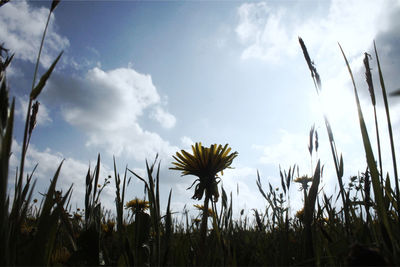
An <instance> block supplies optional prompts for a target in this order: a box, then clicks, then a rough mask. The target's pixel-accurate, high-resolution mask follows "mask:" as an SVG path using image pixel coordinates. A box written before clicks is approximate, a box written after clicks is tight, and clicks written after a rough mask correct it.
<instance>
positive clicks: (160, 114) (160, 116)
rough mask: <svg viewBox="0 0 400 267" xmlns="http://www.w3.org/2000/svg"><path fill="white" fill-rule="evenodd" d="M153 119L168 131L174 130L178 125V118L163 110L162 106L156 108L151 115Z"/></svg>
mask: <svg viewBox="0 0 400 267" xmlns="http://www.w3.org/2000/svg"><path fill="white" fill-rule="evenodd" d="M151 116H152V118H154V119H155V120H156V121H158V122H159V123H160V124H161V126H162V127H164V128H166V129H170V128H173V127H174V126H175V123H176V118H175V116H174V115H172V114H171V113H169V112H167V111H165V110H163V109H162V108H161V107H160V106H157V107H155V109H154V111H153V113H152V114H151Z"/></svg>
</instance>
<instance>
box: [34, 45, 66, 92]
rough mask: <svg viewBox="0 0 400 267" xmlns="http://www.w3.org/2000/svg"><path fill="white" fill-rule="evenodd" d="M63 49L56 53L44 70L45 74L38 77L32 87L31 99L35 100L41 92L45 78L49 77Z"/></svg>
mask: <svg viewBox="0 0 400 267" xmlns="http://www.w3.org/2000/svg"><path fill="white" fill-rule="evenodd" d="M63 52H64V51H61V53H60V54H59V55H58V57H57V58H56V59H55V60H54V62H53V64H51V66H50V68H49V69H48V70H47V71H46V73H45V74H43V76H42V77H41V78H40V80H39V83H38V84H37V85H36V86H35V88H33V90H32V92H31V95H30V98H31V99H32V100H35V99H36V98H37V97H38V96H39V94H40V92H42V90H43V88H44V86H45V85H46V82H47V80H48V79H49V78H50V75H51V73H52V72H53V70H54V68H55V66H56V64H57V62H58V60H59V59H60V58H61V55H62V54H63Z"/></svg>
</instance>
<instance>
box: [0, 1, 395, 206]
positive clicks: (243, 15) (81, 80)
mask: <svg viewBox="0 0 400 267" xmlns="http://www.w3.org/2000/svg"><path fill="white" fill-rule="evenodd" d="M49 6H50V2H47V1H31V2H30V1H28V2H27V1H17V0H15V1H10V3H8V4H6V5H5V6H3V7H1V8H0V41H1V42H4V43H5V46H6V47H8V48H10V49H11V50H12V51H13V52H14V53H15V60H14V61H13V64H12V67H11V68H10V70H9V71H8V73H7V75H8V80H9V83H10V88H11V92H10V94H11V95H12V96H15V97H16V102H17V120H16V123H15V141H14V144H13V151H14V154H13V157H12V158H11V160H10V162H11V166H12V167H13V168H14V169H15V167H16V166H17V162H18V161H17V158H18V156H19V153H20V152H19V151H20V150H21V148H20V144H21V139H22V127H23V117H24V115H23V114H25V112H26V105H27V102H26V101H27V95H28V94H29V88H30V86H31V81H32V75H33V70H34V65H33V64H34V62H35V59H36V55H37V51H38V47H39V44H40V38H41V33H42V31H43V29H44V25H45V21H46V19H47V14H48V7H49ZM399 13H400V4H399V2H398V1H394V0H385V1H357V0H355V1H343V0H331V1H311V0H310V1H250V2H245V1H87V2H86V1H62V2H61V3H60V4H59V6H58V7H57V8H56V10H55V13H54V14H53V16H52V20H51V22H50V28H49V32H48V34H47V36H46V40H45V44H44V47H45V49H44V52H43V55H42V61H41V65H40V73H43V72H44V71H45V69H46V67H48V66H49V65H50V64H51V62H52V60H53V59H54V58H55V57H56V56H57V54H58V53H59V51H61V50H64V55H63V57H62V60H61V61H60V63H59V64H58V66H57V68H56V70H55V72H54V73H53V75H52V77H51V79H50V81H49V82H48V84H47V86H46V88H45V90H44V91H43V93H42V94H41V95H40V97H39V101H40V103H41V105H40V110H39V119H38V125H37V128H36V129H35V132H34V134H33V137H32V141H31V146H30V150H29V153H28V162H27V169H26V170H27V171H30V170H32V168H33V166H34V165H35V164H36V163H39V167H38V169H37V171H36V175H35V177H36V178H37V179H38V187H37V190H38V191H40V192H43V191H44V189H45V188H46V187H47V186H48V184H49V180H50V179H51V178H52V175H53V174H54V172H55V170H56V168H57V166H58V164H59V163H60V162H61V160H62V159H65V163H64V166H63V168H62V171H61V180H60V187H62V188H67V187H68V186H69V185H70V184H71V183H74V200H75V201H76V204H75V205H77V206H79V207H83V205H84V202H83V194H84V186H83V184H84V177H85V175H86V172H87V168H88V166H89V164H91V166H93V165H94V163H95V159H96V157H97V154H98V153H100V154H101V156H102V164H103V165H102V177H106V176H107V175H108V174H112V157H113V156H115V157H116V159H117V163H118V167H119V172H121V173H123V171H124V168H125V166H126V165H128V167H129V168H131V169H134V170H136V171H137V172H138V173H141V174H144V167H145V159H146V158H147V159H148V160H149V161H152V160H153V158H154V157H155V155H156V154H157V153H158V154H159V155H160V158H161V160H162V164H161V187H162V189H161V190H162V192H161V193H162V197H163V199H164V200H165V199H166V198H167V196H168V192H169V190H170V189H171V188H172V190H173V195H172V206H173V209H174V210H175V211H178V212H179V211H182V208H183V206H184V205H185V204H187V207H188V208H189V209H193V208H192V204H195V203H196V202H194V201H191V200H190V197H191V196H192V192H191V191H187V190H186V188H187V187H188V186H190V185H191V183H192V181H193V179H194V177H190V176H187V177H180V174H179V173H178V172H176V171H172V170H169V169H168V168H169V167H171V160H172V155H173V154H174V153H175V152H176V151H178V150H180V149H189V148H190V145H191V144H193V143H194V142H198V141H201V142H202V143H203V144H205V145H207V146H208V145H210V144H213V143H220V144H225V143H229V145H230V146H231V147H232V149H233V150H234V151H238V152H239V156H238V157H237V158H236V159H235V160H234V162H233V167H235V168H234V169H232V170H228V171H227V172H226V173H225V174H224V176H223V177H222V181H223V184H224V187H225V188H226V190H227V191H228V192H229V191H232V192H233V195H234V206H235V207H234V208H235V210H236V212H237V211H239V210H240V209H242V208H245V209H247V210H249V209H251V208H257V209H264V207H265V205H266V202H265V201H264V200H263V199H262V196H261V194H260V193H259V192H258V190H257V188H256V183H255V181H256V173H257V170H259V172H260V174H261V177H262V181H263V183H264V185H265V187H267V186H268V182H271V184H273V185H274V186H278V185H279V184H280V180H279V166H281V168H282V169H287V168H289V166H291V165H293V164H295V163H296V164H298V165H299V167H300V175H303V174H311V167H310V157H309V154H308V150H307V146H308V132H309V130H310V128H311V126H312V125H313V124H314V123H315V124H316V127H317V130H318V133H319V137H320V150H319V154H318V156H319V157H320V158H321V160H322V163H323V164H324V165H325V171H324V178H323V181H324V185H323V190H324V191H325V192H326V193H327V194H328V195H329V194H333V193H334V192H335V186H336V184H337V182H336V180H335V176H334V169H333V164H332V160H331V157H330V150H329V145H328V143H327V137H326V131H325V128H324V125H323V123H322V115H321V112H320V106H319V104H318V98H317V96H316V93H315V89H314V87H313V83H312V80H311V77H310V73H309V70H308V68H307V65H306V63H305V61H304V57H303V54H302V52H301V49H300V46H299V45H298V40H297V38H298V36H301V37H302V38H303V39H304V41H305V42H306V45H307V47H308V49H309V52H310V54H311V57H312V58H313V59H314V61H315V63H316V66H317V69H318V71H319V73H320V75H321V78H322V83H323V89H324V90H323V96H322V98H323V100H322V105H321V106H322V107H323V109H324V110H325V111H326V112H327V113H328V116H329V118H330V120H331V124H332V127H333V131H334V135H335V139H336V142H337V147H338V150H339V152H340V153H343V157H344V162H345V177H346V179H345V180H347V179H348V177H350V176H351V175H356V174H357V172H358V171H364V169H365V166H366V164H365V156H364V154H363V151H362V143H361V138H360V132H359V128H358V121H357V117H356V109H355V106H354V96H353V95H352V91H351V89H352V88H351V87H350V83H349V82H350V80H349V76H348V73H347V72H346V69H345V65H344V61H343V59H342V57H341V54H340V50H339V48H338V45H337V42H340V43H341V45H342V46H343V48H344V50H345V52H346V53H347V56H348V58H349V59H350V62H351V65H352V67H353V71H354V72H355V75H356V77H357V85H358V87H359V90H360V94H361V99H362V103H363V107H364V112H365V113H366V116H367V118H368V119H367V121H368V123H369V125H370V129H371V130H370V136H371V139H372V140H375V139H374V138H375V137H374V135H373V128H372V126H373V120H372V116H371V112H372V108H371V106H370V105H369V101H370V100H369V94H368V91H367V89H366V88H367V87H366V84H365V82H364V78H363V77H364V70H363V66H362V59H363V55H364V54H363V53H364V52H366V51H367V52H369V53H372V49H371V48H372V42H373V40H374V39H375V40H376V42H377V46H378V49H379V52H380V57H381V60H382V63H383V70H384V75H385V78H386V82H387V87H388V90H389V91H391V90H394V89H397V88H399V87H400V76H399V75H398V71H399V67H398V66H399V64H398V62H399V60H398V59H399V52H400V51H399V42H400V34H399V32H398V30H397V29H398V27H399V25H400V19H399ZM371 65H372V68H373V70H376V67H375V60H373V61H372V62H371ZM373 78H374V80H375V81H377V77H376V76H374V77H373ZM378 95H379V94H378ZM381 102H382V101H381V99H380V98H379V97H378V112H379V114H380V117H381V119H380V122H381V125H382V126H381V128H382V131H384V133H385V134H386V131H385V130H386V125H385V124H384V122H385V121H384V117H383V115H384V112H383V109H382V103H381ZM391 110H392V120H393V125H394V127H395V137H396V136H398V134H397V133H398V130H399V123H400V117H399V116H398V115H397V114H399V111H400V105H399V104H398V102H397V101H396V99H391ZM384 139H385V140H386V137H384ZM397 140H398V138H397ZM384 142H385V141H384ZM397 147H398V146H397ZM383 149H384V152H385V153H384V154H385V156H384V159H385V166H384V169H385V171H388V172H390V171H391V168H392V167H391V159H390V158H389V153H388V151H389V146H388V143H387V142H386V143H385V145H384V147H383ZM313 160H314V163H313V164H314V165H315V158H314V159H313ZM12 183H13V182H12V179H11V180H10V185H12ZM237 185H239V195H237V194H236V188H237ZM297 189H298V187H297V185H295V186H293V187H292V199H294V201H293V200H292V205H293V209H294V210H296V209H298V208H300V207H301V194H300V192H298V190H297ZM114 192H115V190H114V187H113V184H111V185H110V186H108V188H107V189H106V190H105V192H104V194H103V203H104V205H105V206H106V207H108V208H113V200H114ZM128 196H129V197H134V196H138V197H142V196H143V187H142V184H141V183H140V182H139V181H135V182H132V184H131V185H130V187H129V193H128Z"/></svg>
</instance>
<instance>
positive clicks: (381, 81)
mask: <svg viewBox="0 0 400 267" xmlns="http://www.w3.org/2000/svg"><path fill="white" fill-rule="evenodd" d="M374 50H375V56H376V62H377V64H378V73H379V82H380V84H381V88H382V96H383V102H384V104H385V111H386V119H387V125H388V131H389V138H390V149H391V152H392V162H393V172H394V181H395V190H396V199H397V201H398V202H400V192H399V190H400V189H399V176H398V172H397V163H396V153H395V149H394V141H393V130H392V122H391V120H390V112H389V103H388V100H387V94H386V87H385V81H384V79H383V74H382V69H381V64H380V62H379V56H378V51H377V49H376V45H375V42H374Z"/></svg>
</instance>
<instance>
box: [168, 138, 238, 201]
mask: <svg viewBox="0 0 400 267" xmlns="http://www.w3.org/2000/svg"><path fill="white" fill-rule="evenodd" d="M192 150H193V155H192V154H190V153H188V152H186V151H185V150H181V152H180V153H179V152H177V153H176V156H173V158H174V159H175V160H176V162H172V164H174V165H175V167H173V168H170V169H171V170H178V171H182V176H184V175H194V176H197V177H198V179H196V180H195V181H194V183H193V185H194V184H197V185H196V187H195V192H194V195H193V197H192V198H193V199H198V200H200V199H202V198H203V195H204V192H206V198H211V197H214V200H215V201H216V200H218V197H219V193H218V188H217V184H218V181H217V178H218V177H217V173H219V172H221V174H223V171H224V170H225V169H226V168H230V165H231V164H232V161H233V159H234V158H236V157H237V155H238V153H237V152H233V153H231V154H229V152H230V151H231V148H230V147H228V144H226V145H225V146H222V145H217V144H214V145H211V146H210V147H209V148H208V147H204V146H202V145H201V143H196V144H195V145H194V146H192ZM193 185H192V186H193ZM189 188H191V187H189Z"/></svg>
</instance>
